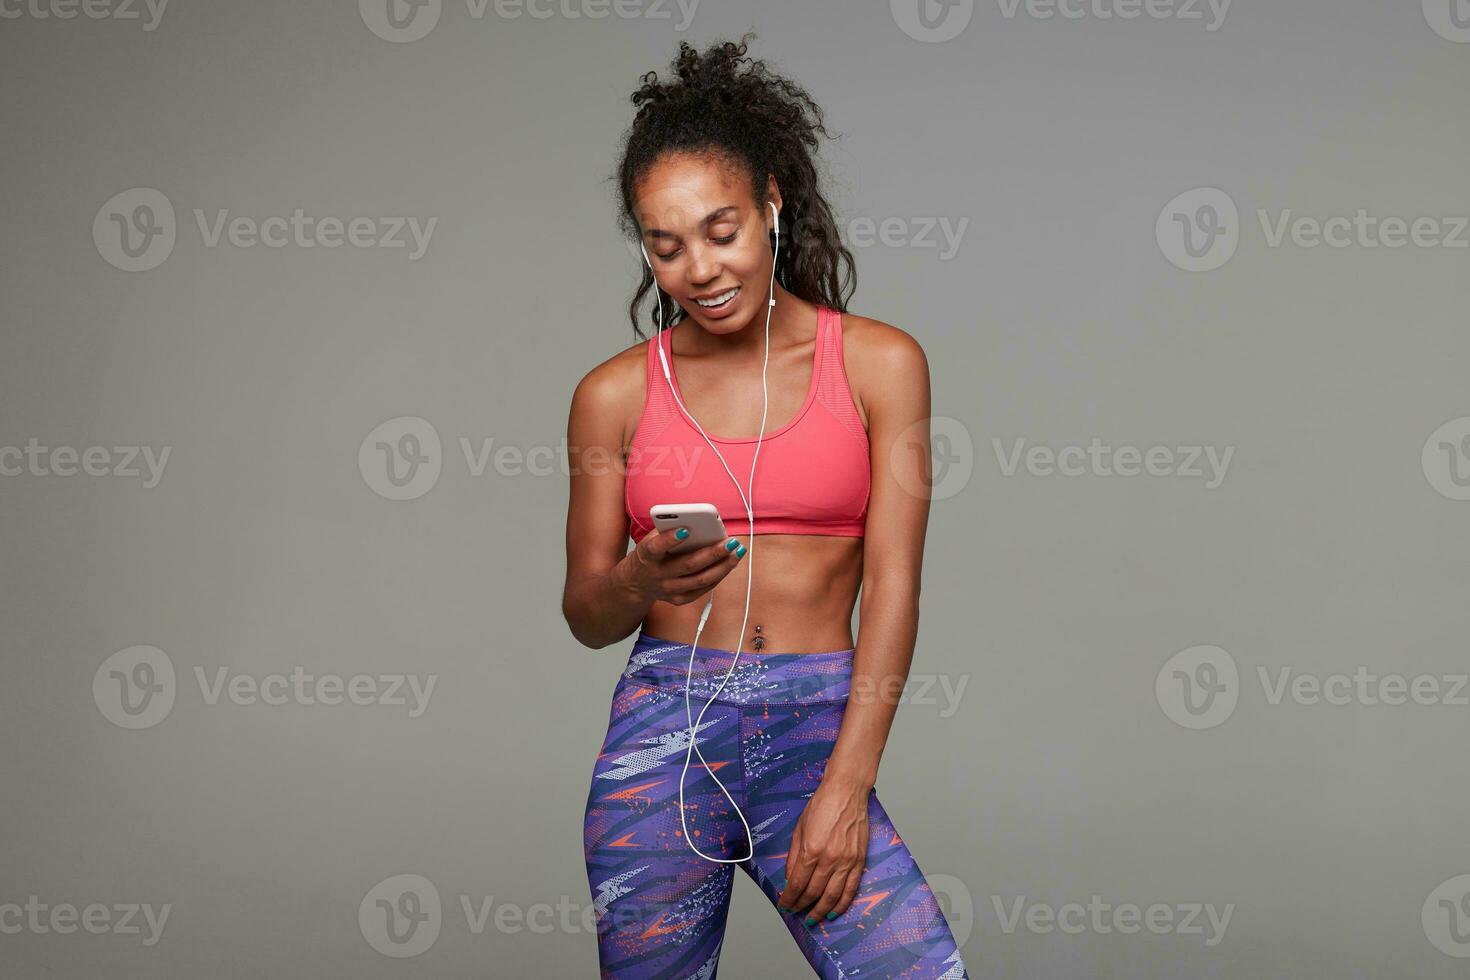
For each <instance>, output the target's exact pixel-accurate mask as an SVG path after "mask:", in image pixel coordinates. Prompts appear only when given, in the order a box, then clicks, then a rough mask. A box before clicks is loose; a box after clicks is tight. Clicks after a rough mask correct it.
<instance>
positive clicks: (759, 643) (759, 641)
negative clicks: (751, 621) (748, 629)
mask: <svg viewBox="0 0 1470 980" xmlns="http://www.w3.org/2000/svg"><path fill="white" fill-rule="evenodd" d="M765 643H766V638H765V637H763V636H761V628H760V627H759V626H757V627H756V628H755V648H756V649H757V650H759V649H760V648H761V647H763V646H765Z"/></svg>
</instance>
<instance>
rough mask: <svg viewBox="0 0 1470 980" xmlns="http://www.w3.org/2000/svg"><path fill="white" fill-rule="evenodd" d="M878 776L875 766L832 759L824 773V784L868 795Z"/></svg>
mask: <svg viewBox="0 0 1470 980" xmlns="http://www.w3.org/2000/svg"><path fill="white" fill-rule="evenodd" d="M877 778H878V774H877V772H876V771H874V767H868V766H857V765H851V764H843V763H841V762H839V761H838V760H837V759H831V760H829V761H828V764H827V768H826V770H825V771H824V772H823V773H822V785H824V786H830V787H832V788H833V789H840V790H843V791H845V792H849V793H852V794H854V795H861V796H867V795H868V792H869V791H870V790H872V788H873V784H874V783H875V782H876V781H877Z"/></svg>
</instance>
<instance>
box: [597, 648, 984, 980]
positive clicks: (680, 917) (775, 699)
mask: <svg viewBox="0 0 1470 980" xmlns="http://www.w3.org/2000/svg"><path fill="white" fill-rule="evenodd" d="M734 656H735V655H734V653H732V652H731V651H728V650H720V649H715V648H708V647H700V648H699V650H698V651H697V653H696V655H695V658H694V676H693V682H692V684H689V685H687V686H688V687H689V701H690V706H689V715H688V716H687V717H686V715H685V707H684V691H685V687H686V682H685V674H686V671H687V669H688V665H689V645H688V644H687V643H673V642H670V641H668V640H660V639H658V638H656V637H651V636H648V635H647V634H646V633H640V634H639V636H638V638H637V641H636V642H635V644H634V646H633V651H632V653H631V655H630V656H629V658H628V666H627V668H626V669H625V670H624V671H623V676H622V678H621V679H620V680H619V681H618V685H617V687H616V689H615V690H614V692H613V699H612V712H611V717H610V718H609V721H608V730H607V739H606V740H605V741H604V742H603V745H602V751H601V753H600V754H599V755H598V757H597V763H596V765H595V767H594V769H593V774H592V789H591V792H590V793H589V794H588V797H587V814H586V820H585V823H584V845H585V855H586V860H587V880H588V884H589V885H590V886H591V891H592V900H593V905H594V907H595V911H596V915H597V942H598V957H599V960H600V962H601V967H602V972H601V975H602V977H603V978H605V980H607V978H617V980H665V978H667V980H694V978H698V980H713V978H714V977H715V974H716V970H717V969H718V967H719V958H720V945H721V943H722V942H723V941H724V932H725V917H726V913H727V912H728V911H729V902H730V891H731V887H732V886H733V884H734V869H735V868H736V867H739V868H740V869H741V870H742V871H744V872H745V873H746V874H748V875H750V877H751V878H752V879H753V880H754V881H755V883H756V885H758V886H759V887H760V890H761V892H762V894H764V895H765V896H766V897H767V898H768V899H770V901H771V904H772V906H774V905H775V902H776V898H777V896H778V895H779V894H780V893H781V888H782V883H783V882H784V880H785V873H786V853H787V848H788V847H789V845H790V843H791V834H792V831H793V830H794V828H795V826H796V820H797V818H798V817H799V816H801V812H802V809H803V808H804V807H805V805H806V801H807V800H808V799H809V798H810V797H811V795H812V793H813V792H814V791H815V790H816V788H817V784H818V782H819V781H820V780H821V777H822V772H823V771H824V769H825V768H826V764H827V759H828V757H829V756H830V754H831V752H832V746H833V743H834V741H835V740H836V738H837V732H838V728H839V726H840V725H841V723H842V716H843V712H844V711H845V709H846V707H847V695H848V691H849V685H850V681H851V675H852V656H853V651H852V650H841V651H835V652H832V653H774V654H773V653H750V652H743V653H741V654H740V661H739V664H738V666H737V667H736V668H735V672H734V673H733V674H731V676H730V679H729V681H728V682H726V684H725V687H724V689H723V690H722V691H721V692H720V697H719V699H718V700H716V701H715V702H714V704H712V705H710V707H709V709H708V710H706V711H705V713H704V719H703V721H701V723H700V730H699V732H698V746H699V752H700V753H702V754H703V755H704V758H705V760H706V761H707V762H708V763H709V766H710V768H711V769H713V770H714V771H715V773H716V774H717V775H718V776H719V777H720V781H721V782H722V783H724V784H725V786H726V788H728V789H729V791H730V794H731V795H732V796H733V797H734V798H735V800H736V801H737V802H738V803H739V804H740V809H741V811H742V812H743V813H744V814H745V817H746V819H747V820H748V821H749V823H750V829H751V833H752V834H753V836H754V838H755V861H754V863H752V862H751V861H749V860H746V861H742V862H739V863H738V864H734V863H731V864H719V863H716V862H713V861H707V860H705V859H704V858H702V857H700V856H699V855H698V854H695V853H694V851H693V850H691V849H690V848H689V846H688V844H687V843H686V842H685V840H684V835H683V831H682V829H681V827H680V821H679V812H678V805H679V774H680V771H681V770H682V769H683V767H684V758H685V754H686V752H688V749H689V739H688V729H687V726H688V717H696V718H697V717H698V716H699V710H700V708H701V707H703V705H704V703H705V702H706V701H707V700H709V697H710V695H711V694H713V693H714V690H715V688H717V687H718V686H719V684H720V680H721V679H722V678H723V677H724V676H725V672H726V671H727V670H729V668H730V661H731V659H732V658H733V657H734ZM684 805H685V822H686V823H687V824H688V826H689V831H690V833H691V835H694V841H695V844H696V845H697V846H698V847H699V849H700V850H701V851H703V852H704V853H705V854H709V855H713V856H718V857H725V858H733V857H737V856H739V855H742V854H745V853H747V851H748V848H749V844H748V842H747V839H746V836H745V827H744V825H743V824H742V823H741V822H740V817H739V816H738V815H737V814H736V813H735V811H734V810H733V809H732V808H731V807H730V801H729V800H727V799H726V798H725V795H724V794H723V793H722V792H720V788H719V787H718V786H717V785H715V782H714V780H713V779H712V778H711V777H710V775H709V773H708V772H707V771H706V770H705V768H704V766H703V765H701V764H700V761H699V756H698V755H695V756H694V757H693V761H692V762H691V763H690V765H689V771H688V773H687V775H686V776H685V780H684ZM868 826H869V839H868V855H867V860H866V863H865V866H864V869H863V875H862V883H861V885H860V886H859V888H858V894H857V897H856V898H855V899H854V900H853V902H852V904H851V905H850V906H849V907H848V908H847V910H846V911H844V912H843V913H842V914H841V915H840V916H838V917H837V918H835V919H833V920H831V921H819V922H818V923H817V924H816V925H813V926H807V925H805V924H804V919H805V914H806V913H805V911H803V912H800V913H794V912H782V913H780V914H781V916H782V917H783V918H784V919H785V920H786V927H787V928H788V929H789V930H790V932H791V935H792V936H793V937H795V939H796V944H797V946H798V947H800V949H801V952H802V954H803V955H804V956H805V957H806V959H807V962H809V963H810V964H811V966H812V969H813V970H814V971H815V973H816V975H817V976H819V977H823V978H827V980H836V978H840V977H866V978H873V980H878V978H887V977H904V978H913V980H934V978H944V980H957V978H961V977H968V976H969V974H967V973H966V972H965V966H964V964H963V963H962V962H961V961H960V955H959V951H958V950H957V949H956V948H955V941H954V938H953V936H952V935H951V934H950V930H949V925H948V923H947V922H946V921H945V919H944V915H943V913H942V912H941V911H940V908H939V903H938V901H936V899H935V897H934V894H933V893H932V892H931V891H930V889H929V885H928V884H927V883H926V882H925V880H924V876H923V874H922V873H921V872H920V870H919V867H918V865H917V864H915V863H914V859H913V857H912V856H911V855H910V854H909V851H908V848H907V847H905V846H904V843H903V841H902V840H901V839H900V838H899V836H898V833H897V832H896V831H895V830H894V828H893V824H892V823H891V822H890V821H889V819H888V815H887V814H886V813H885V812H884V810H883V807H882V805H881V804H880V803H879V802H878V795H877V791H876V790H874V791H873V792H872V793H870V794H869V796H868Z"/></svg>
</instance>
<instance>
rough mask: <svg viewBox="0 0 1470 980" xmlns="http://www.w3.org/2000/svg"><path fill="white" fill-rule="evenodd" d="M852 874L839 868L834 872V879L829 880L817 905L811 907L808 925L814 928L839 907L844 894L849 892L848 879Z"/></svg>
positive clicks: (808, 913)
mask: <svg viewBox="0 0 1470 980" xmlns="http://www.w3.org/2000/svg"><path fill="white" fill-rule="evenodd" d="M850 873H851V872H849V871H844V870H842V869H841V868H838V869H837V870H836V871H834V872H833V874H832V877H831V878H828V879H827V887H826V888H824V889H822V897H821V898H819V899H817V903H816V904H815V905H813V906H812V907H811V911H809V912H807V919H808V922H807V925H809V926H814V925H816V924H817V923H818V922H821V921H823V920H824V919H826V918H828V913H830V912H831V911H832V910H833V909H834V908H836V907H837V903H838V901H839V900H840V899H841V898H842V893H843V892H845V891H847V879H848V875H849V874H850ZM832 918H836V916H832ZM811 920H815V921H811Z"/></svg>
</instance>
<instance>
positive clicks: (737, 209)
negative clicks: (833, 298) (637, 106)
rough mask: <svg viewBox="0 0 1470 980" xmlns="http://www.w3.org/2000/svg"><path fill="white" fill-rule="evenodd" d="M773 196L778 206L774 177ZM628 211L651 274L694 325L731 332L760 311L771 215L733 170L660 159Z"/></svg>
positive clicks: (679, 157) (766, 283)
mask: <svg viewBox="0 0 1470 980" xmlns="http://www.w3.org/2000/svg"><path fill="white" fill-rule="evenodd" d="M771 194H772V197H771V199H772V201H773V202H774V203H775V204H776V207H777V208H778V209H779V208H780V206H781V200H780V197H779V196H778V195H777V193H776V191H775V187H774V181H772V186H771ZM762 207H764V215H763V214H762ZM634 213H635V214H636V215H637V217H638V224H639V226H640V227H641V228H642V231H643V248H644V250H645V251H647V252H648V259H649V262H650V263H651V264H652V266H653V275H654V278H655V279H656V280H657V282H658V285H659V286H660V288H662V289H663V291H664V292H666V293H668V294H669V295H670V296H672V297H673V298H674V301H675V302H676V303H678V304H679V305H680V306H682V307H683V308H684V310H685V311H686V312H687V313H688V314H689V316H691V317H692V318H693V319H694V321H695V322H696V323H698V324H699V325H700V326H702V327H704V328H705V329H706V330H708V331H710V332H711V333H734V332H736V331H738V330H741V329H742V328H744V327H745V326H746V325H747V324H749V323H751V322H752V321H753V320H754V319H755V318H756V315H757V314H763V313H764V312H765V309H766V300H767V295H768V291H769V289H770V282H771V263H772V261H773V255H772V252H771V243H770V237H769V234H770V232H771V230H773V228H774V225H773V221H774V220H775V216H774V215H773V214H772V213H771V209H770V206H769V205H764V206H763V205H761V204H759V203H758V202H757V201H755V200H754V198H752V196H751V193H750V183H749V181H748V180H746V179H745V178H743V177H742V176H741V175H740V174H739V172H738V170H736V169H735V168H731V167H727V166H722V165H719V164H718V163H715V162H712V161H711V160H709V159H708V158H701V157H695V156H691V155H688V154H674V155H668V156H665V157H663V158H661V159H660V160H658V161H657V162H656V163H655V164H654V165H653V167H652V168H650V169H649V171H648V173H647V174H646V175H645V176H644V177H643V179H642V180H641V181H640V182H639V183H638V185H637V187H636V188H635V198H634ZM732 292H733V296H731V295H730V294H731V293H732ZM701 301H704V302H701ZM715 303H718V305H707V304H715Z"/></svg>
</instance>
